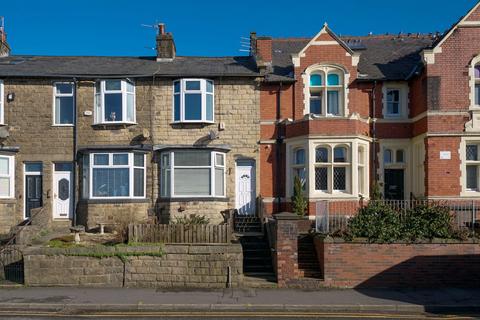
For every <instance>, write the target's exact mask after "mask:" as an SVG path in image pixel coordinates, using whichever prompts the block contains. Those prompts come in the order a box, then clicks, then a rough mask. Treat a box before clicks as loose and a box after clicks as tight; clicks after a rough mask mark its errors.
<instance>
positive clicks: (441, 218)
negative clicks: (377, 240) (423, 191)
mask: <svg viewBox="0 0 480 320" xmlns="http://www.w3.org/2000/svg"><path fill="white" fill-rule="evenodd" d="M403 235H404V238H405V239H407V240H412V241H414V240H418V239H433V238H456V237H455V232H454V228H453V219H452V216H451V215H450V210H449V209H448V207H445V206H440V205H428V204H425V205H417V206H415V207H414V208H413V209H410V210H407V212H406V214H405V220H404V223H403Z"/></svg>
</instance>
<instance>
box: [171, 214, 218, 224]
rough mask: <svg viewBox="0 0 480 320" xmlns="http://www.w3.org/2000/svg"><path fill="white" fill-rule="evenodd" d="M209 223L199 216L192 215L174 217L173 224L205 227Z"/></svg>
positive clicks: (207, 219)
mask: <svg viewBox="0 0 480 320" xmlns="http://www.w3.org/2000/svg"><path fill="white" fill-rule="evenodd" d="M209 223H210V219H209V218H207V217H205V216H201V215H196V214H192V215H190V216H183V217H175V220H174V221H173V224H185V225H206V224H209Z"/></svg>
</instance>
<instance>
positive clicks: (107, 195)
mask: <svg viewBox="0 0 480 320" xmlns="http://www.w3.org/2000/svg"><path fill="white" fill-rule="evenodd" d="M83 183H84V188H83V190H84V198H90V199H118V198H126V199H127V198H145V154H143V153H133V152H130V153H127V152H118V153H90V154H86V155H85V156H84V160H83Z"/></svg>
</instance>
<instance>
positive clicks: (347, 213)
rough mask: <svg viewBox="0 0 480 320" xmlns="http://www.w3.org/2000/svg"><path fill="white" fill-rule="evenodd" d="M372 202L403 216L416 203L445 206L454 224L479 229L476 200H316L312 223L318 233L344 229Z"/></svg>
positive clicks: (474, 230)
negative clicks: (313, 221) (314, 215)
mask: <svg viewBox="0 0 480 320" xmlns="http://www.w3.org/2000/svg"><path fill="white" fill-rule="evenodd" d="M372 202H376V203H378V204H382V205H385V206H388V207H390V208H391V209H393V210H394V211H395V212H397V213H398V214H399V215H400V219H404V218H405V217H406V215H407V213H408V212H409V210H412V209H415V208H416V207H418V206H441V207H445V208H448V209H449V212H450V214H451V216H452V222H453V224H454V226H455V227H457V228H465V229H468V230H470V232H471V233H472V234H475V233H476V232H477V233H478V230H479V229H480V214H479V213H478V212H479V211H480V200H450V199H438V200H437V199H435V200H371V201H328V200H326V201H319V202H317V205H316V217H315V222H316V223H315V224H316V230H317V232H319V233H324V234H333V233H336V232H338V231H341V230H345V229H346V228H347V226H348V222H349V220H350V219H351V218H352V217H353V216H354V215H356V214H357V213H358V211H359V210H360V209H361V208H363V207H365V206H367V205H368V204H369V203H372Z"/></svg>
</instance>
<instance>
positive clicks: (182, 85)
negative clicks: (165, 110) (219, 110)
mask: <svg viewBox="0 0 480 320" xmlns="http://www.w3.org/2000/svg"><path fill="white" fill-rule="evenodd" d="M173 121H174V122H177V123H179V122H182V123H188V122H191V123H213V121H214V86H213V81H211V80H206V79H181V80H176V81H174V82H173Z"/></svg>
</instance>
